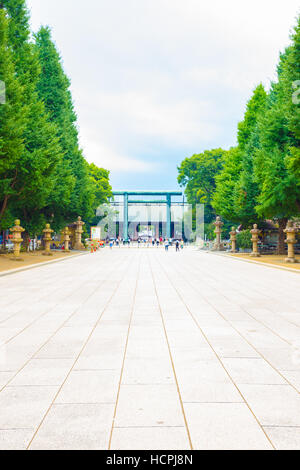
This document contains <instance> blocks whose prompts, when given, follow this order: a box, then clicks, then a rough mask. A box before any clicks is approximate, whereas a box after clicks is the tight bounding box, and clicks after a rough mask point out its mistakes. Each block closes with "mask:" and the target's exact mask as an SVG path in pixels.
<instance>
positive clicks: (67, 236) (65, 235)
mask: <svg viewBox="0 0 300 470" xmlns="http://www.w3.org/2000/svg"><path fill="white" fill-rule="evenodd" d="M62 235H63V240H64V246H65V250H64V251H65V253H70V248H69V243H70V232H69V227H66V228H65V229H64V230H63V231H62Z"/></svg>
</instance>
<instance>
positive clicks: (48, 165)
mask: <svg viewBox="0 0 300 470" xmlns="http://www.w3.org/2000/svg"><path fill="white" fill-rule="evenodd" d="M29 20H30V16H29V12H28V10H27V7H26V2H25V0H1V1H0V80H1V81H2V82H3V83H4V84H5V88H6V102H5V103H4V104H0V229H6V228H8V227H9V226H10V224H11V223H12V220H13V219H14V218H16V217H18V218H21V219H22V221H23V225H24V226H25V227H26V229H27V231H28V232H29V233H31V234H34V233H36V232H37V231H40V230H41V228H42V227H43V225H44V224H45V222H46V221H49V222H51V223H53V225H54V228H57V229H59V228H61V227H63V226H64V225H65V224H66V223H69V222H71V221H73V220H74V219H75V218H76V217H77V216H78V215H81V216H82V217H83V218H84V219H85V220H91V219H92V218H93V217H94V215H95V209H96V207H97V206H98V205H99V204H101V203H102V202H105V201H107V198H108V197H109V196H110V195H111V188H110V185H109V172H108V171H107V170H104V169H101V168H97V167H96V165H94V164H93V165H92V166H90V165H89V164H88V163H87V161H86V159H85V157H84V155H83V151H82V149H81V148H80V146H79V137H78V129H77V116H76V113H75V110H74V105H73V101H72V96H71V92H70V84H71V83H70V80H69V79H68V77H67V76H66V75H65V73H64V70H63V66H62V61H61V57H60V55H59V53H58V51H57V49H56V46H55V45H54V43H53V41H52V38H51V31H50V28H49V27H42V28H41V29H40V31H39V32H38V33H37V34H36V35H35V36H34V37H33V38H32V35H31V31H30V26H29Z"/></svg>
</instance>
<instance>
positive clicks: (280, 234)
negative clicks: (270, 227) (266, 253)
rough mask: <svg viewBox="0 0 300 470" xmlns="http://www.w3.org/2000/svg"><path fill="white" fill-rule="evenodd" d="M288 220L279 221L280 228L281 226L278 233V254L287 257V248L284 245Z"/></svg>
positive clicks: (285, 218)
mask: <svg viewBox="0 0 300 470" xmlns="http://www.w3.org/2000/svg"><path fill="white" fill-rule="evenodd" d="M287 221H288V218H287V217H284V218H283V219H279V220H278V226H279V231H278V246H277V254H278V255H285V254H286V246H285V243H284V240H285V233H284V231H283V230H284V229H285V227H286V224H287Z"/></svg>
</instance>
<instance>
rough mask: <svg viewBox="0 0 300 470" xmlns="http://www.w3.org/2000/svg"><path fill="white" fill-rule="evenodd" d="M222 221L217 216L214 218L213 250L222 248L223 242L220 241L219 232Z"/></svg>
mask: <svg viewBox="0 0 300 470" xmlns="http://www.w3.org/2000/svg"><path fill="white" fill-rule="evenodd" d="M223 225H224V224H223V222H222V221H221V218H220V217H219V216H218V217H217V218H216V221H215V222H214V226H215V227H216V228H215V234H216V241H215V243H214V248H213V249H214V250H215V251H222V250H223V243H222V242H221V233H222V227H223Z"/></svg>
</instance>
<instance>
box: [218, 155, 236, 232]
mask: <svg viewBox="0 0 300 470" xmlns="http://www.w3.org/2000/svg"><path fill="white" fill-rule="evenodd" d="M241 161H242V156H241V152H240V149H239V148H238V147H232V148H231V149H230V150H228V152H226V154H225V162H224V166H223V168H222V169H221V171H220V173H218V174H217V175H216V189H215V191H214V193H213V196H212V206H213V208H214V209H215V211H216V213H217V214H219V215H221V216H222V217H224V218H225V219H226V220H231V221H232V222H238V223H240V220H239V218H238V217H237V215H236V214H235V211H234V209H233V208H234V196H235V187H236V183H237V181H238V178H239V175H240V173H241V168H242V163H241Z"/></svg>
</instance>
